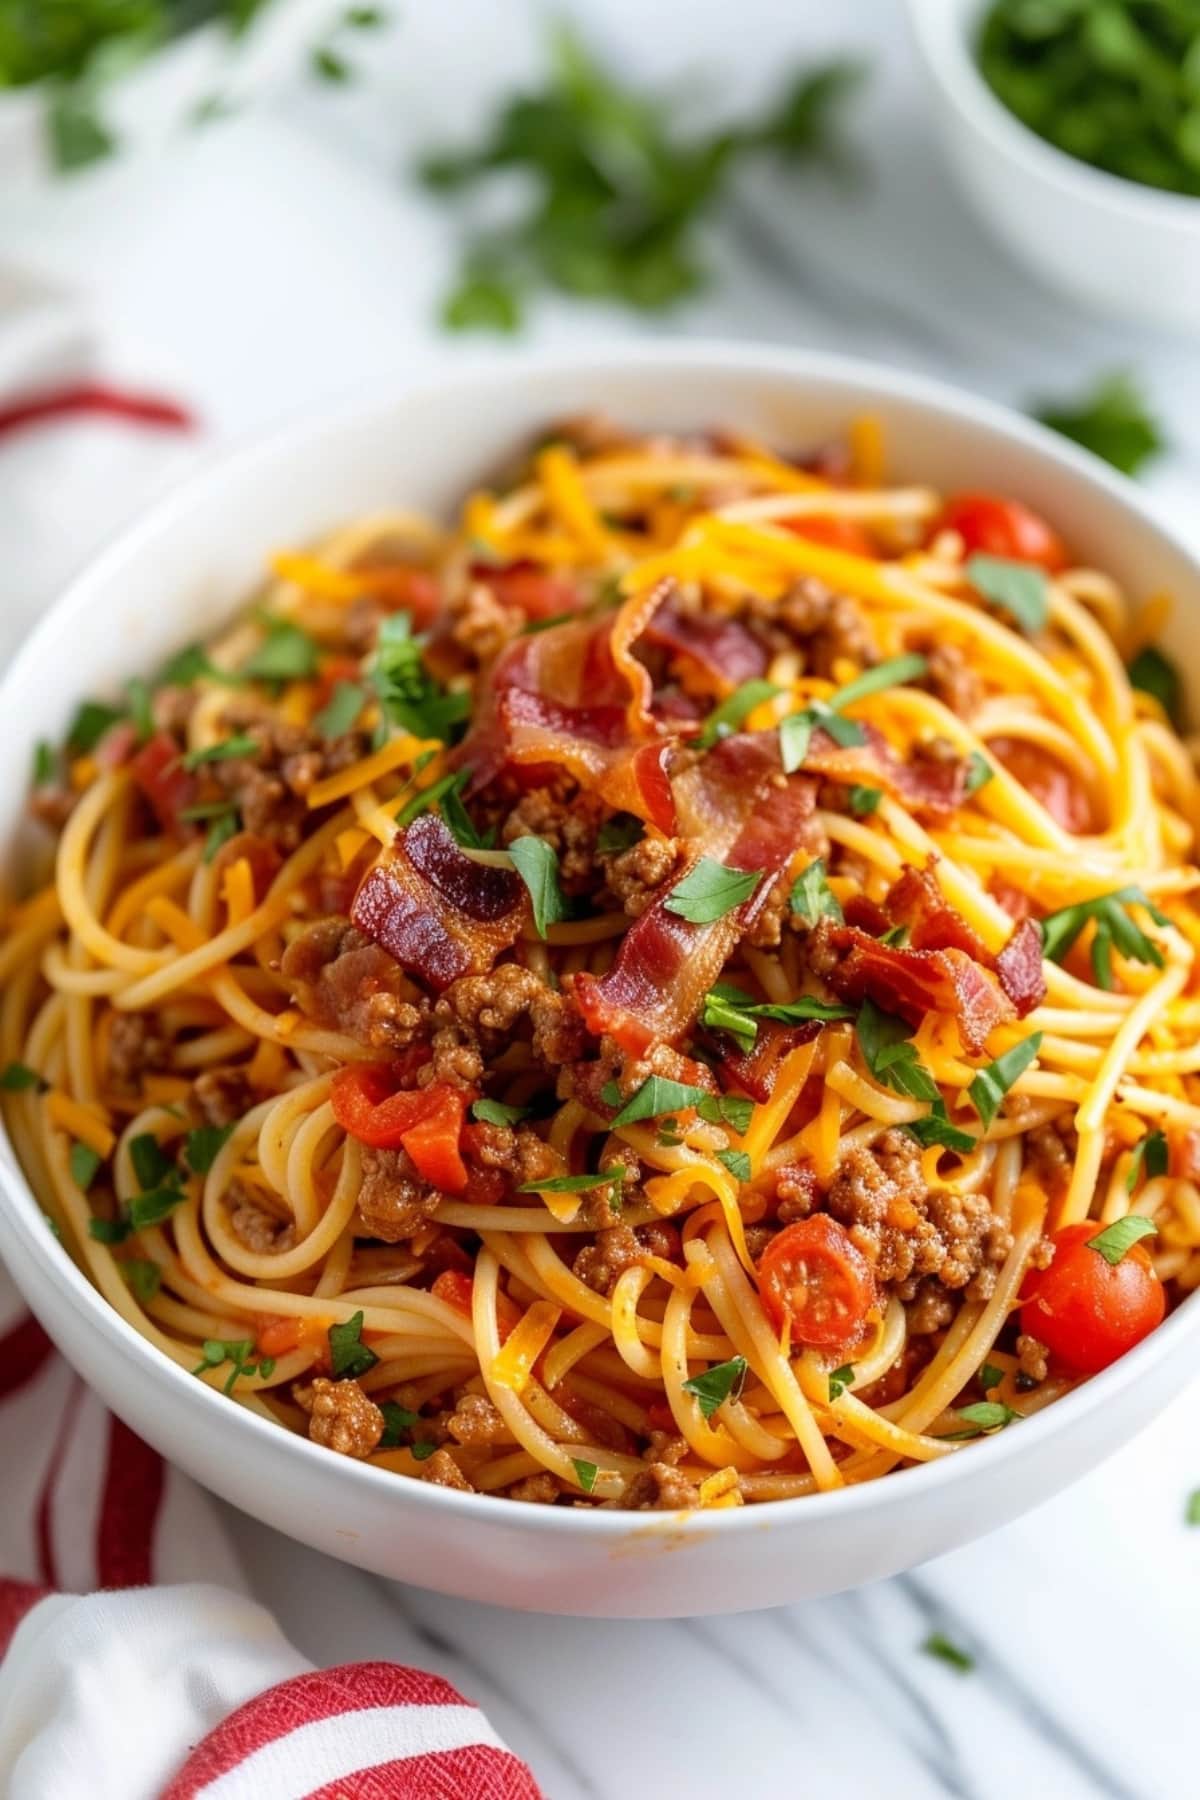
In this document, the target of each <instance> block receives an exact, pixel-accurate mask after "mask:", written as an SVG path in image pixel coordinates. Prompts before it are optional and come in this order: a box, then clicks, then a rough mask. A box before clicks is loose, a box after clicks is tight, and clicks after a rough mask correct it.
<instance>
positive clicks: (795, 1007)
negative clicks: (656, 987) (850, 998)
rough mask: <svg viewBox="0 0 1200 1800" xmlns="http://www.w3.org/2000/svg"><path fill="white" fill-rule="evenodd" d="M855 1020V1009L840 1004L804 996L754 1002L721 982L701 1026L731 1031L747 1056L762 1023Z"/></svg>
mask: <svg viewBox="0 0 1200 1800" xmlns="http://www.w3.org/2000/svg"><path fill="white" fill-rule="evenodd" d="M853 1017H854V1009H853V1007H850V1006H843V1005H841V1003H840V1002H838V1001H827V1000H818V999H816V998H815V997H814V996H813V995H811V994H801V995H799V997H798V998H797V999H795V1000H780V1001H773V1000H752V999H751V998H750V995H749V994H747V993H746V992H745V991H744V990H743V989H742V988H739V987H735V986H734V985H733V984H732V982H727V981H719V982H717V984H716V986H715V987H714V988H712V989H711V990H710V991H709V993H708V994H706V995H705V999H704V1006H703V1009H702V1010H701V1014H700V1023H701V1024H702V1025H704V1026H706V1027H707V1028H708V1029H709V1030H710V1031H728V1032H729V1033H730V1035H731V1036H732V1037H734V1038H735V1039H736V1040H737V1042H738V1045H739V1047H740V1048H741V1050H742V1051H743V1052H745V1051H748V1050H750V1049H751V1048H752V1047H753V1045H754V1040H755V1038H756V1036H757V1034H758V1021H759V1020H760V1019H774V1020H776V1021H777V1022H778V1023H779V1024H781V1025H803V1024H807V1023H809V1022H810V1021H812V1020H816V1021H818V1022H819V1023H820V1024H822V1025H827V1024H832V1023H835V1022H836V1021H838V1020H840V1019H852V1018H853Z"/></svg>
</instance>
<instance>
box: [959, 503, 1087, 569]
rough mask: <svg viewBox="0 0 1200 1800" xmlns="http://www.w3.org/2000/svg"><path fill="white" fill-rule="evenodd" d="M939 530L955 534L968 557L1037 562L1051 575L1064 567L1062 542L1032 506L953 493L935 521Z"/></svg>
mask: <svg viewBox="0 0 1200 1800" xmlns="http://www.w3.org/2000/svg"><path fill="white" fill-rule="evenodd" d="M938 529H939V530H948V531H957V533H958V535H959V536H960V537H961V539H962V541H963V543H964V545H965V546H966V551H967V555H968V556H973V555H974V554H975V553H976V552H977V551H981V552H982V553H983V554H984V555H985V556H1008V557H1011V558H1012V559H1013V560H1014V561H1015V562H1030V563H1040V565H1041V567H1042V568H1043V569H1049V570H1050V571H1051V573H1053V572H1054V570H1056V569H1063V568H1065V567H1066V565H1067V551H1066V546H1065V545H1064V543H1063V541H1062V539H1061V538H1060V537H1059V535H1058V533H1057V532H1056V531H1055V530H1053V528H1052V527H1051V526H1049V525H1047V523H1046V521H1045V519H1043V518H1042V517H1041V516H1040V515H1039V514H1038V513H1035V512H1034V511H1033V509H1032V507H1029V506H1024V505H1023V504H1022V503H1021V501H1020V500H1002V499H1001V498H1000V496H999V495H998V494H954V495H952V496H951V498H950V499H949V500H947V502H946V508H945V511H944V512H943V514H942V516H941V519H940V520H939V522H938Z"/></svg>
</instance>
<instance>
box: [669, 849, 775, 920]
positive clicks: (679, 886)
mask: <svg viewBox="0 0 1200 1800" xmlns="http://www.w3.org/2000/svg"><path fill="white" fill-rule="evenodd" d="M761 880H762V870H761V869H727V868H726V867H725V865H724V863H719V862H716V861H714V859H713V858H712V857H711V856H702V857H701V858H700V860H699V862H697V863H695V864H694V865H693V866H692V868H690V869H689V870H688V872H687V874H686V875H685V876H684V877H683V880H682V881H677V882H676V884H675V886H674V887H673V888H672V889H671V892H670V893H669V894H668V895H667V897H666V899H665V901H664V902H663V905H664V906H665V907H666V909H667V911H668V912H671V913H675V914H676V916H677V917H678V918H681V919H687V920H688V921H689V922H690V923H691V924H693V925H711V924H712V923H713V921H714V920H716V919H723V918H724V917H725V914H726V913H728V912H732V911H733V909H734V908H735V907H737V906H741V904H742V902H743V901H744V900H748V899H749V898H750V896H751V895H752V894H753V893H754V891H755V889H756V888H757V887H758V884H759V882H760V881H761Z"/></svg>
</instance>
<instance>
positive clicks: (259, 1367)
mask: <svg viewBox="0 0 1200 1800" xmlns="http://www.w3.org/2000/svg"><path fill="white" fill-rule="evenodd" d="M222 1363H228V1364H229V1374H228V1375H227V1376H226V1378H225V1380H224V1382H223V1383H222V1388H221V1391H222V1392H223V1393H226V1394H232V1392H233V1389H234V1384H235V1382H236V1381H237V1379H238V1376H239V1375H261V1376H262V1378H263V1379H264V1381H265V1380H266V1379H268V1377H270V1376H271V1375H273V1374H274V1373H275V1358H274V1357H273V1356H263V1357H259V1358H258V1360H257V1361H256V1360H255V1344H254V1339H253V1338H238V1339H237V1340H236V1341H235V1340H233V1339H231V1338H205V1340H204V1342H203V1343H202V1344H201V1346H200V1361H199V1362H198V1363H197V1364H196V1366H195V1368H194V1369H193V1370H192V1374H193V1375H206V1374H207V1373H208V1372H209V1370H210V1369H219V1368H220V1367H221V1365H222Z"/></svg>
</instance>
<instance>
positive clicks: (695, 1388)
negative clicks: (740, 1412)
mask: <svg viewBox="0 0 1200 1800" xmlns="http://www.w3.org/2000/svg"><path fill="white" fill-rule="evenodd" d="M747 1367H748V1364H747V1362H746V1359H745V1357H744V1356H731V1357H730V1359H729V1361H728V1362H723V1363H714V1364H713V1366H712V1368H710V1369H705V1371H704V1373H703V1374H702V1375H693V1376H691V1377H690V1378H689V1379H688V1380H687V1381H685V1382H684V1384H683V1391H684V1393H685V1394H691V1395H692V1397H693V1398H694V1399H695V1401H696V1404H697V1405H698V1406H699V1408H700V1413H701V1416H702V1417H703V1418H705V1419H711V1418H712V1416H713V1414H714V1413H715V1412H716V1410H717V1408H718V1407H719V1406H723V1405H724V1404H725V1402H726V1400H729V1399H734V1400H736V1399H737V1397H738V1395H739V1394H740V1393H741V1391H742V1388H743V1387H744V1385H745V1381H746V1370H747Z"/></svg>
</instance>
